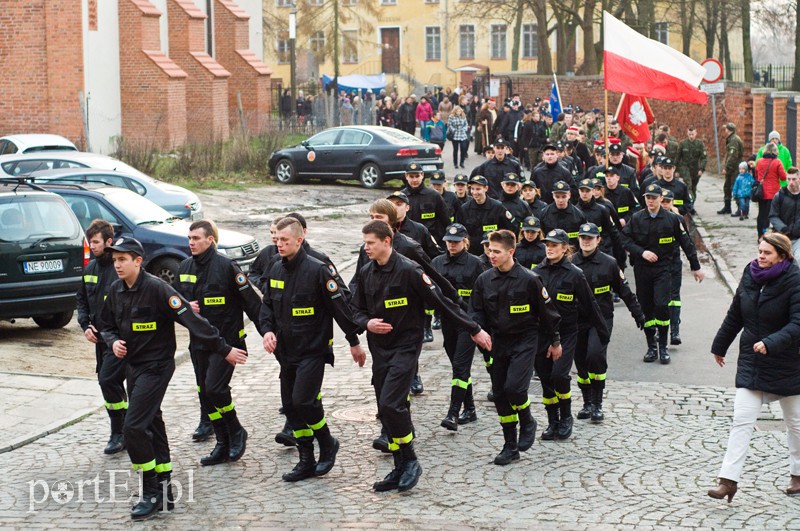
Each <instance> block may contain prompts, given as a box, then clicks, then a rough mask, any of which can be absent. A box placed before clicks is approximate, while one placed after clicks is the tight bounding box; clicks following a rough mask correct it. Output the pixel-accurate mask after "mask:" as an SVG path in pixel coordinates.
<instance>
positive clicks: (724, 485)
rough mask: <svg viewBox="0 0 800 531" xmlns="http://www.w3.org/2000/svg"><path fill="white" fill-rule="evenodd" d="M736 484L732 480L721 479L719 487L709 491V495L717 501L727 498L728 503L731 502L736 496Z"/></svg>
mask: <svg viewBox="0 0 800 531" xmlns="http://www.w3.org/2000/svg"><path fill="white" fill-rule="evenodd" d="M736 490H737V487H736V482H735V481H731V480H730V479H725V478H719V487H717V488H716V489H711V490H709V491H708V495H709V496H711V497H712V498H714V499H715V500H721V499H723V498H725V497H726V496H727V498H728V503H730V502H731V500H732V499H733V495H734V494H736Z"/></svg>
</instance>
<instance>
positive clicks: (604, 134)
mask: <svg viewBox="0 0 800 531" xmlns="http://www.w3.org/2000/svg"><path fill="white" fill-rule="evenodd" d="M603 92H604V93H605V109H604V110H603V120H604V123H605V127H604V128H603V137H604V138H605V141H606V168H608V90H607V89H604V90H603Z"/></svg>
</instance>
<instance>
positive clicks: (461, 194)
mask: <svg viewBox="0 0 800 531" xmlns="http://www.w3.org/2000/svg"><path fill="white" fill-rule="evenodd" d="M453 188H454V189H455V191H454V192H453V193H454V195H455V196H456V199H457V200H458V208H456V209H455V210H454V211H453V219H455V215H456V212H458V210H459V209H460V208H461V205H463V204H464V203H466V202H467V201H469V200H470V199H471V197H470V195H469V177H467V176H466V175H464V174H463V173H459V174H457V175H456V176H455V177H453Z"/></svg>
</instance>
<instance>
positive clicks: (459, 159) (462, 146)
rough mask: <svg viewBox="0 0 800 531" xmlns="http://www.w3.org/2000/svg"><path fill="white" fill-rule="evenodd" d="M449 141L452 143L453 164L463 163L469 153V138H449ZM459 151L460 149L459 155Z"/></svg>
mask: <svg viewBox="0 0 800 531" xmlns="http://www.w3.org/2000/svg"><path fill="white" fill-rule="evenodd" d="M450 143H452V144H453V165H454V166H456V167H458V165H459V164H464V161H465V160H467V156H468V155H469V153H468V151H469V138H467V139H465V140H451V141H450ZM459 151H461V156H459Z"/></svg>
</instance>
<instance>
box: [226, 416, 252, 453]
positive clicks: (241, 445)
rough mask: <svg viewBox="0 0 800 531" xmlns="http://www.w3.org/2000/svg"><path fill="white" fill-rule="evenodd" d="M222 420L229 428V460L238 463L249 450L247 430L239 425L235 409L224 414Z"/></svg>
mask: <svg viewBox="0 0 800 531" xmlns="http://www.w3.org/2000/svg"><path fill="white" fill-rule="evenodd" d="M222 420H224V421H225V426H226V427H227V428H228V440H229V441H230V442H229V451H228V459H230V460H231V461H232V462H236V461H238V460H239V459H241V458H242V456H243V455H244V451H245V450H246V449H247V430H245V429H244V428H243V427H242V425H241V424H240V423H239V419H238V418H237V416H236V410H235V409H232V410H230V411H227V412H225V413H223V415H222Z"/></svg>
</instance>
